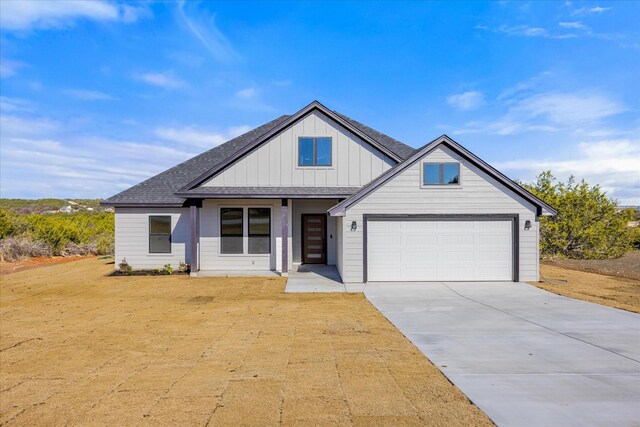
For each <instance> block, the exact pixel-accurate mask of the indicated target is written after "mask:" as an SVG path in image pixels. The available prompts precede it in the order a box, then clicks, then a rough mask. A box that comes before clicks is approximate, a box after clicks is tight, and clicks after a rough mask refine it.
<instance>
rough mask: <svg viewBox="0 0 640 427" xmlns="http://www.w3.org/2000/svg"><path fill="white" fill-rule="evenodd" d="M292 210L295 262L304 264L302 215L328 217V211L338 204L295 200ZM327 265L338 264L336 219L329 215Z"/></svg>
mask: <svg viewBox="0 0 640 427" xmlns="http://www.w3.org/2000/svg"><path fill="white" fill-rule="evenodd" d="M291 202H292V208H291V215H292V218H291V220H292V221H291V222H292V225H293V229H292V230H291V231H290V232H289V233H290V234H291V235H292V236H293V262H302V214H322V215H327V211H328V210H329V209H330V208H332V207H333V206H335V205H337V204H338V201H337V200H335V199H331V200H307V199H305V200H301V199H294V200H292V201H291ZM327 264H328V265H335V264H336V218H335V217H330V216H328V215H327Z"/></svg>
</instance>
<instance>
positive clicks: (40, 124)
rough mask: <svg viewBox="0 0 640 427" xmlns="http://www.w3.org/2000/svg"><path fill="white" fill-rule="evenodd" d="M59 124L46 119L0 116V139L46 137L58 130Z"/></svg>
mask: <svg viewBox="0 0 640 427" xmlns="http://www.w3.org/2000/svg"><path fill="white" fill-rule="evenodd" d="M59 127H60V124H59V123H58V122H57V121H55V120H49V119H46V118H25V117H20V116H17V115H12V114H2V115H0V139H2V140H4V139H5V137H6V136H14V135H46V134H50V133H53V132H55V131H57V130H58V128H59Z"/></svg>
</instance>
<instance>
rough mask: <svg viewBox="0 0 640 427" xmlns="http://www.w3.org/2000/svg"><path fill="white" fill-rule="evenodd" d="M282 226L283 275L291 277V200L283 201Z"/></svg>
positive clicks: (281, 209) (281, 210)
mask: <svg viewBox="0 0 640 427" xmlns="http://www.w3.org/2000/svg"><path fill="white" fill-rule="evenodd" d="M280 222H281V224H282V233H281V235H282V275H283V276H287V275H289V199H282V206H281V207H280Z"/></svg>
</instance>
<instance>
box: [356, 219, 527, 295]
mask: <svg viewBox="0 0 640 427" xmlns="http://www.w3.org/2000/svg"><path fill="white" fill-rule="evenodd" d="M371 221H453V222H455V221H510V222H511V272H512V274H511V275H512V280H513V281H514V282H518V281H519V280H520V265H519V264H520V227H519V224H520V215H519V214H446V215H444V214H363V215H362V233H363V235H362V260H363V262H362V279H363V280H362V281H363V282H364V283H367V282H368V279H369V277H368V276H369V261H368V258H369V237H368V236H369V233H368V232H369V229H368V224H369V222H371Z"/></svg>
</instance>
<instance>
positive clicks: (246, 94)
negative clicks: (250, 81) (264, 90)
mask: <svg viewBox="0 0 640 427" xmlns="http://www.w3.org/2000/svg"><path fill="white" fill-rule="evenodd" d="M236 96H237V97H238V98H240V99H253V98H255V97H257V96H258V90H257V89H256V88H254V87H247V88H244V89H241V90H239V91H237V92H236Z"/></svg>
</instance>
